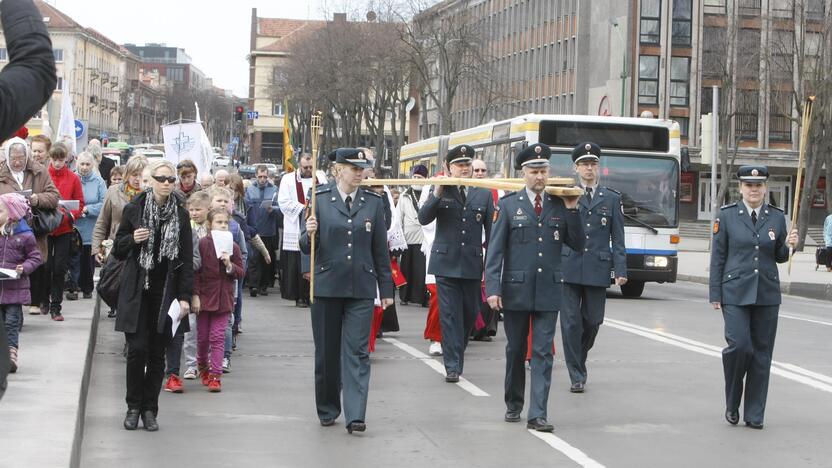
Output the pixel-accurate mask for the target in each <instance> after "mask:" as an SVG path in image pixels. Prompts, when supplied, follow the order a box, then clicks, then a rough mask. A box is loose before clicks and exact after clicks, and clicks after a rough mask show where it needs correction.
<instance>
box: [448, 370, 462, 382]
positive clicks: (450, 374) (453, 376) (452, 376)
mask: <svg viewBox="0 0 832 468" xmlns="http://www.w3.org/2000/svg"><path fill="white" fill-rule="evenodd" d="M445 382H448V383H457V382H459V374H457V373H456V372H448V375H446V376H445Z"/></svg>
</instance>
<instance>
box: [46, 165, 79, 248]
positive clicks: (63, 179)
mask: <svg viewBox="0 0 832 468" xmlns="http://www.w3.org/2000/svg"><path fill="white" fill-rule="evenodd" d="M49 176H50V177H51V178H52V182H53V183H54V184H55V187H56V188H57V189H58V192H59V193H60V194H61V200H78V201H79V202H80V203H79V205H78V209H77V210H72V211H68V210H65V209H63V208H61V207H60V206H59V207H58V209H59V210H61V211H62V212H64V214H71V215H72V219H78V218H79V217H80V216H81V210H83V209H84V189H83V187H81V178H80V177H78V175H77V174H75V173H74V172H72V171H70V170H69V168H68V167H66V166H64V167H62V168H61V169H55V168H54V167H52V164H50V165H49ZM70 232H72V221H70V219H69V217H67V216H64V219H63V221H61V224H60V225H59V226H58V227H57V228H55V230H54V231H52V232H51V233H50V234H49V235H51V236H60V235H62V234H67V233H70Z"/></svg>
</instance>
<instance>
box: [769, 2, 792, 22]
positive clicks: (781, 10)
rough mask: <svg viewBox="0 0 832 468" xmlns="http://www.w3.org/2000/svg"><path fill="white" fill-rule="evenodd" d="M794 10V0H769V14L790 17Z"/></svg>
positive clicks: (777, 16) (776, 16)
mask: <svg viewBox="0 0 832 468" xmlns="http://www.w3.org/2000/svg"><path fill="white" fill-rule="evenodd" d="M793 12H794V0H771V16H773V17H775V18H791V17H792V14H793Z"/></svg>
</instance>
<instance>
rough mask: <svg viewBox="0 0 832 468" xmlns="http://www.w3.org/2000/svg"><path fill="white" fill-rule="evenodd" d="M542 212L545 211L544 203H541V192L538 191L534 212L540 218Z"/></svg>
mask: <svg viewBox="0 0 832 468" xmlns="http://www.w3.org/2000/svg"><path fill="white" fill-rule="evenodd" d="M540 213H543V205H541V204H540V194H539V193H538V194H537V195H535V197H534V214H536V215H537V217H538V218H539V217H540Z"/></svg>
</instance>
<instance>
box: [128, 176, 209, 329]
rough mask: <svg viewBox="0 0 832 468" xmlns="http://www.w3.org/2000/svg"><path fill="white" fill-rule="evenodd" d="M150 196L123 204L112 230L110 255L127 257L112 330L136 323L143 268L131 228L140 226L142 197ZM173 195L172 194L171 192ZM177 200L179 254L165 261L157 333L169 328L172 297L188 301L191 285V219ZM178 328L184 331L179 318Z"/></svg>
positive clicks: (141, 290) (133, 229)
mask: <svg viewBox="0 0 832 468" xmlns="http://www.w3.org/2000/svg"><path fill="white" fill-rule="evenodd" d="M148 196H151V195H150V193H149V192H145V193H141V194H139V195H137V196H136V197H135V198H134V199H133V201H131V202H130V203H128V204H127V205H126V206H125V207H124V212H123V213H122V216H121V224H120V225H119V227H118V232H116V239H115V242H114V244H113V251H112V254H113V255H115V257H116V258H118V259H121V260H124V259H126V260H127V263H126V264H125V265H124V270H122V280H121V287H120V288H119V296H118V307H117V308H116V309H117V310H118V315H117V316H116V331H120V332H124V333H134V332H135V331H136V328H137V326H138V318H139V311H140V310H141V307H142V299H143V294H142V292H143V289H144V280H145V275H147V271H145V270H144V269H143V268H142V267H141V266H140V265H139V253H140V252H141V245H140V244H136V243H135V242H134V241H133V231H135V230H136V229H138V228H139V227H141V219H142V213H143V211H144V202H145V199H146V198H147V197H148ZM171 196H174V195H171ZM175 199H176V201H177V214H178V216H179V226H180V231H179V257H178V258H177V259H176V260H174V261H169V262H168V272H167V278H166V280H165V289H164V299H163V300H162V307H161V308H160V309H159V311H158V314H159V315H158V320H157V321H156V322H157V330H156V331H157V332H158V333H167V331H166V330H168V329H169V328H170V325H169V323H170V322H168V320H167V313H168V308H169V307H170V305H171V303H172V302H173V301H174V300H180V301H188V302H190V301H191V291H193V285H194V265H193V239H192V236H191V222H190V220H189V217H188V212H187V211H186V210H185V208H184V207H183V206H182V204H181V200H180V199H179V198H178V197H175ZM179 326H180V327H185V329H184V331H187V330H188V321H187V320H182V321H181V322H180V323H179Z"/></svg>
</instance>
